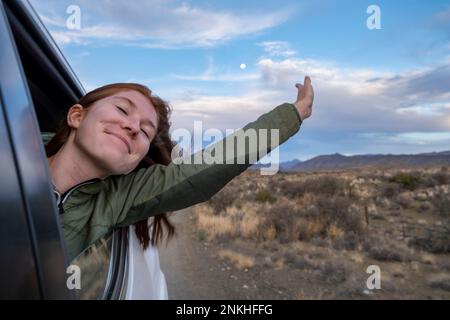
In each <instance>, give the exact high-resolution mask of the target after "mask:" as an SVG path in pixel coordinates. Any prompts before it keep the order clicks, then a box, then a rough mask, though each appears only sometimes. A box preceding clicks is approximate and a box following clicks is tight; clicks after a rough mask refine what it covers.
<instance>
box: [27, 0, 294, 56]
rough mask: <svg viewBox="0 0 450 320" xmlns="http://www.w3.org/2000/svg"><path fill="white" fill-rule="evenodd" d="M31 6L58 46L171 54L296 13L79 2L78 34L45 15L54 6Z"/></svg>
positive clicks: (261, 27) (117, 0)
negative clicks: (102, 45)
mask: <svg viewBox="0 0 450 320" xmlns="http://www.w3.org/2000/svg"><path fill="white" fill-rule="evenodd" d="M67 3H68V4H69V2H67ZM33 4H35V5H36V6H38V7H39V8H40V9H41V10H40V12H41V13H40V15H41V17H42V18H43V20H45V21H46V22H47V24H48V26H49V27H50V29H51V32H52V34H53V33H55V34H56V36H55V38H57V40H58V41H60V42H59V43H60V44H67V43H70V42H76V43H82V44H83V43H95V42H97V41H98V40H99V39H101V40H103V41H105V40H109V41H114V43H115V44H117V43H122V44H124V45H136V46H141V47H151V48H172V49H177V48H181V47H204V46H206V47H208V46H214V45H217V44H220V43H222V42H225V41H228V40H230V39H234V38H238V37H242V36H248V35H253V34H257V33H260V32H262V31H264V30H267V29H270V28H272V27H274V26H277V25H279V24H281V23H283V22H285V21H286V20H287V19H289V17H290V16H291V15H292V14H293V13H294V12H293V10H292V8H281V9H279V10H277V11H272V12H262V11H260V12H253V13H252V14H251V15H248V14H247V15H246V14H241V13H235V12H231V11H225V10H213V9H209V8H208V9H206V8H201V7H199V6H193V5H190V4H187V3H185V2H183V3H179V2H178V1H125V0H115V1H106V0H103V1H100V0H96V1H86V0H79V1H78V5H79V6H80V8H81V14H82V27H81V30H68V29H66V28H65V26H64V23H61V22H62V21H65V19H66V18H67V17H66V16H56V17H55V16H51V17H49V16H48V15H47V14H54V12H52V11H51V10H47V11H46V10H45V9H46V8H45V6H46V5H47V6H48V5H51V4H52V2H49V3H48V4H43V3H41V2H38V1H33ZM45 12H48V13H47V14H46V13H45ZM50 12H52V13H50Z"/></svg>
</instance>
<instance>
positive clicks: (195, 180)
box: [105, 103, 302, 227]
mask: <svg viewBox="0 0 450 320" xmlns="http://www.w3.org/2000/svg"><path fill="white" fill-rule="evenodd" d="M301 123H302V120H301V118H300V115H299V113H298V111H297V109H296V108H295V106H294V105H293V104H290V103H284V104H282V105H279V106H278V107H276V108H274V109H273V110H271V111H270V112H267V113H265V114H263V115H261V116H260V117H259V118H258V119H257V120H256V121H253V122H251V123H249V124H247V125H246V126H245V127H244V128H242V129H240V130H238V131H236V132H234V133H233V134H231V135H228V136H227V137H226V138H225V139H223V140H221V141H219V142H216V143H214V144H212V145H211V146H209V147H207V148H205V149H203V150H201V151H199V152H197V153H195V154H194V155H191V156H189V157H190V163H189V162H187V161H184V162H183V163H179V164H177V163H174V162H171V163H170V164H169V165H167V166H164V165H160V164H157V165H152V166H150V167H149V168H142V169H140V170H138V171H136V172H133V173H130V174H128V175H121V176H112V177H109V178H107V179H105V182H106V184H107V187H108V189H109V190H108V197H109V201H108V203H109V205H111V206H112V208H111V211H112V212H114V214H113V215H114V216H113V217H112V218H113V221H114V226H117V227H119V226H127V225H130V224H133V223H135V222H137V221H139V220H143V219H145V218H148V217H150V216H153V215H156V214H158V213H161V212H165V211H175V210H179V209H182V208H186V207H189V206H191V205H194V204H196V203H200V202H204V201H206V200H208V199H210V198H211V197H212V196H213V195H214V194H215V193H217V192H218V191H220V190H221V189H222V188H223V187H224V186H225V185H226V184H227V183H228V182H229V181H230V180H232V179H233V178H234V177H236V176H237V175H239V174H240V173H242V172H243V171H245V170H246V169H247V168H248V167H249V166H251V165H252V164H253V163H255V162H257V161H258V160H259V159H260V158H262V157H264V156H265V155H266V154H267V153H269V152H270V151H271V150H273V149H274V148H276V147H277V146H278V145H280V144H282V143H283V142H285V141H286V140H287V139H288V138H289V137H291V136H292V135H294V134H295V133H297V131H298V130H299V129H300V125H301ZM252 129H253V130H254V131H256V132H257V133H258V132H263V131H265V130H262V131H260V130H261V129H266V132H267V138H266V137H264V136H263V137H264V138H263V139H260V138H259V135H258V134H256V137H257V139H258V144H257V145H256V148H255V144H252V146H250V144H249V142H248V140H241V141H245V143H244V145H245V148H242V146H243V144H242V143H241V144H240V145H241V149H240V150H238V149H239V148H238V145H239V144H238V143H234V144H233V142H236V141H238V140H236V139H237V137H238V136H239V135H240V136H241V137H243V136H245V135H247V134H249V133H250V131H252ZM272 129H275V131H278V134H279V137H278V139H277V138H274V139H272V138H271V134H270V132H271V130H272ZM276 129H278V130H276ZM249 136H250V134H249ZM261 140H265V141H266V142H267V143H266V145H264V141H261ZM260 142H262V143H260ZM228 146H229V147H228ZM220 148H222V150H223V152H219V151H220V150H221V149H220ZM232 148H233V149H234V152H230V151H231V149H232ZM218 150H219V151H218ZM213 154H214V155H213ZM219 154H222V155H221V157H220V158H214V159H216V161H215V163H212V162H211V161H209V163H210V164H208V163H206V161H202V162H200V163H198V162H195V161H194V160H195V159H196V157H197V159H198V157H199V156H200V155H201V156H203V159H205V158H206V157H211V156H215V155H219ZM185 159H186V158H185ZM209 159H211V158H209ZM217 159H222V160H221V161H217Z"/></svg>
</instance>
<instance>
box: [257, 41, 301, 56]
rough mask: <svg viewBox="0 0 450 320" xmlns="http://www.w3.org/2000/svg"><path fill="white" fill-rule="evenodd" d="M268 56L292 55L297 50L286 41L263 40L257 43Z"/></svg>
mask: <svg viewBox="0 0 450 320" xmlns="http://www.w3.org/2000/svg"><path fill="white" fill-rule="evenodd" d="M259 45H260V46H262V47H263V49H264V51H265V52H266V53H267V54H268V55H269V57H292V56H295V55H296V54H297V51H295V50H293V49H292V48H291V45H290V43H289V42H287V41H264V42H261V43H260V44H259Z"/></svg>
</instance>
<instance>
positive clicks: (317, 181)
mask: <svg viewBox="0 0 450 320" xmlns="http://www.w3.org/2000/svg"><path fill="white" fill-rule="evenodd" d="M277 187H278V188H279V189H280V192H281V193H283V194H284V195H286V196H289V197H298V196H302V195H304V194H305V193H307V192H309V193H313V194H317V195H324V196H334V195H345V194H348V192H349V182H348V181H346V180H344V179H342V178H338V177H334V176H321V177H316V178H309V179H306V180H303V181H284V182H282V183H280V182H277Z"/></svg>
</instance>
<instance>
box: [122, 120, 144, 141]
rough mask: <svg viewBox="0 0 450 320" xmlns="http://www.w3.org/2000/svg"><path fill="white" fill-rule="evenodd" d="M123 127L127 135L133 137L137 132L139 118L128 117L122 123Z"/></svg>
mask: <svg viewBox="0 0 450 320" xmlns="http://www.w3.org/2000/svg"><path fill="white" fill-rule="evenodd" d="M122 129H124V130H125V131H126V132H127V134H128V135H130V136H132V137H135V136H136V135H137V134H138V133H139V130H140V129H139V120H138V119H131V118H128V119H127V120H126V121H125V122H124V123H123V124H122Z"/></svg>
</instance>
